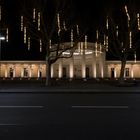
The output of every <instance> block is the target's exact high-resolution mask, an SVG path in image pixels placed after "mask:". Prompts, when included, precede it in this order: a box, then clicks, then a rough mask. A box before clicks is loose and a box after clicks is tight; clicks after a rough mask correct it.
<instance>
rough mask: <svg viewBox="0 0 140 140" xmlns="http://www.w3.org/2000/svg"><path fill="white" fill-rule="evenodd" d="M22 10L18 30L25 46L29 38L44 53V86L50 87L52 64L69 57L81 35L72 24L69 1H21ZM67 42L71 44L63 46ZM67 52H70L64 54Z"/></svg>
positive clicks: (74, 24)
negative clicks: (21, 33) (36, 42)
mask: <svg viewBox="0 0 140 140" xmlns="http://www.w3.org/2000/svg"><path fill="white" fill-rule="evenodd" d="M23 5H24V6H23ZM22 7H24V8H23V11H22V14H23V15H21V31H23V32H24V43H25V44H26V43H27V42H28V43H29V42H30V39H34V40H37V41H38V42H39V45H40V52H42V51H45V56H46V85H50V84H51V80H50V79H51V65H52V64H53V63H55V62H56V61H57V60H58V59H60V58H70V57H72V55H73V52H74V51H75V48H76V46H77V44H78V42H79V41H80V39H81V38H82V36H83V35H84V33H83V34H81V32H79V27H78V25H77V24H76V22H75V21H74V15H73V7H72V3H71V1H66V0H52V1H51V0H50V1H47V0H40V1H35V0H33V1H30V2H27V1H26V0H24V2H22ZM27 32H28V33H27ZM66 40H69V41H70V42H71V45H67V46H66V45H65V44H64V42H65V41H66ZM28 43H27V45H28V49H29V50H30V44H28ZM43 47H45V49H43ZM66 51H67V52H69V53H67V54H64V52H66Z"/></svg>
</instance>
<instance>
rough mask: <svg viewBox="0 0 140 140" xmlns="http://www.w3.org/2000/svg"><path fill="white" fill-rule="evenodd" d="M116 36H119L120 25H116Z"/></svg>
mask: <svg viewBox="0 0 140 140" xmlns="http://www.w3.org/2000/svg"><path fill="white" fill-rule="evenodd" d="M116 36H117V37H118V26H116Z"/></svg>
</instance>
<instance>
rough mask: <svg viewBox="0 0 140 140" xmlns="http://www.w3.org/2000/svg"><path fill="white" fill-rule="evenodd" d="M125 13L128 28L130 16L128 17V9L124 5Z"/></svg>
mask: <svg viewBox="0 0 140 140" xmlns="http://www.w3.org/2000/svg"><path fill="white" fill-rule="evenodd" d="M125 12H126V15H127V19H128V21H127V22H128V27H129V26H130V25H129V22H130V16H129V13H128V9H127V6H126V5H125Z"/></svg>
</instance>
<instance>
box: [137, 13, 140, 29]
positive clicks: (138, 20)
mask: <svg viewBox="0 0 140 140" xmlns="http://www.w3.org/2000/svg"><path fill="white" fill-rule="evenodd" d="M137 22H138V30H140V15H139V13H137Z"/></svg>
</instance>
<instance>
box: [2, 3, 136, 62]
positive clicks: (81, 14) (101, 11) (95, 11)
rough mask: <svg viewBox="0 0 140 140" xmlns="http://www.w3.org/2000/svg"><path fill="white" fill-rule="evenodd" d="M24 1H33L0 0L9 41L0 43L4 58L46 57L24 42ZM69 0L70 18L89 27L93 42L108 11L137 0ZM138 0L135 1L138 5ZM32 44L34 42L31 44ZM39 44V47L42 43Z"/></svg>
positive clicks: (28, 58) (82, 25)
mask: <svg viewBox="0 0 140 140" xmlns="http://www.w3.org/2000/svg"><path fill="white" fill-rule="evenodd" d="M23 1H26V2H31V0H1V1H0V3H1V5H2V12H3V13H2V15H3V20H2V22H3V24H1V26H2V27H4V25H5V26H7V27H8V28H9V43H5V42H4V41H3V42H2V46H1V47H2V51H1V54H2V59H3V60H38V59H41V60H43V59H44V58H45V57H44V56H45V55H44V54H45V52H43V53H39V51H36V50H34V49H32V50H31V51H28V50H27V46H24V45H23V40H22V37H21V32H20V13H21V12H22V10H21V9H22V2H23ZM33 1H36V0H33ZM38 1H39V0H38ZM48 1H49V0H48ZM50 1H51V0H50ZM57 1H59V0H57ZM67 2H69V3H68V4H69V7H70V9H71V12H72V17H71V19H72V20H75V21H76V23H78V24H80V27H81V30H84V29H85V28H88V32H87V34H88V36H89V37H88V39H89V41H92V42H94V37H95V30H96V29H97V28H98V27H100V26H101V25H102V24H103V22H104V18H105V17H106V14H107V12H110V11H113V12H114V13H117V11H118V10H119V9H120V7H121V6H122V5H124V4H125V3H127V4H128V3H129V2H130V3H131V4H132V5H133V4H135V1H134V0H131V1H130V0H129V2H128V1H127V0H126V1H124V0H93V1H92V0H67ZM138 3H139V2H138V1H137V4H136V5H139V4H138ZM28 8H30V9H31V8H32V7H31V5H28ZM49 8H50V7H49ZM52 10H53V9H52ZM2 27H1V28H2ZM31 47H34V46H33V45H31ZM37 47H38V48H39V46H37ZM34 48H35V47H34Z"/></svg>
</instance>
